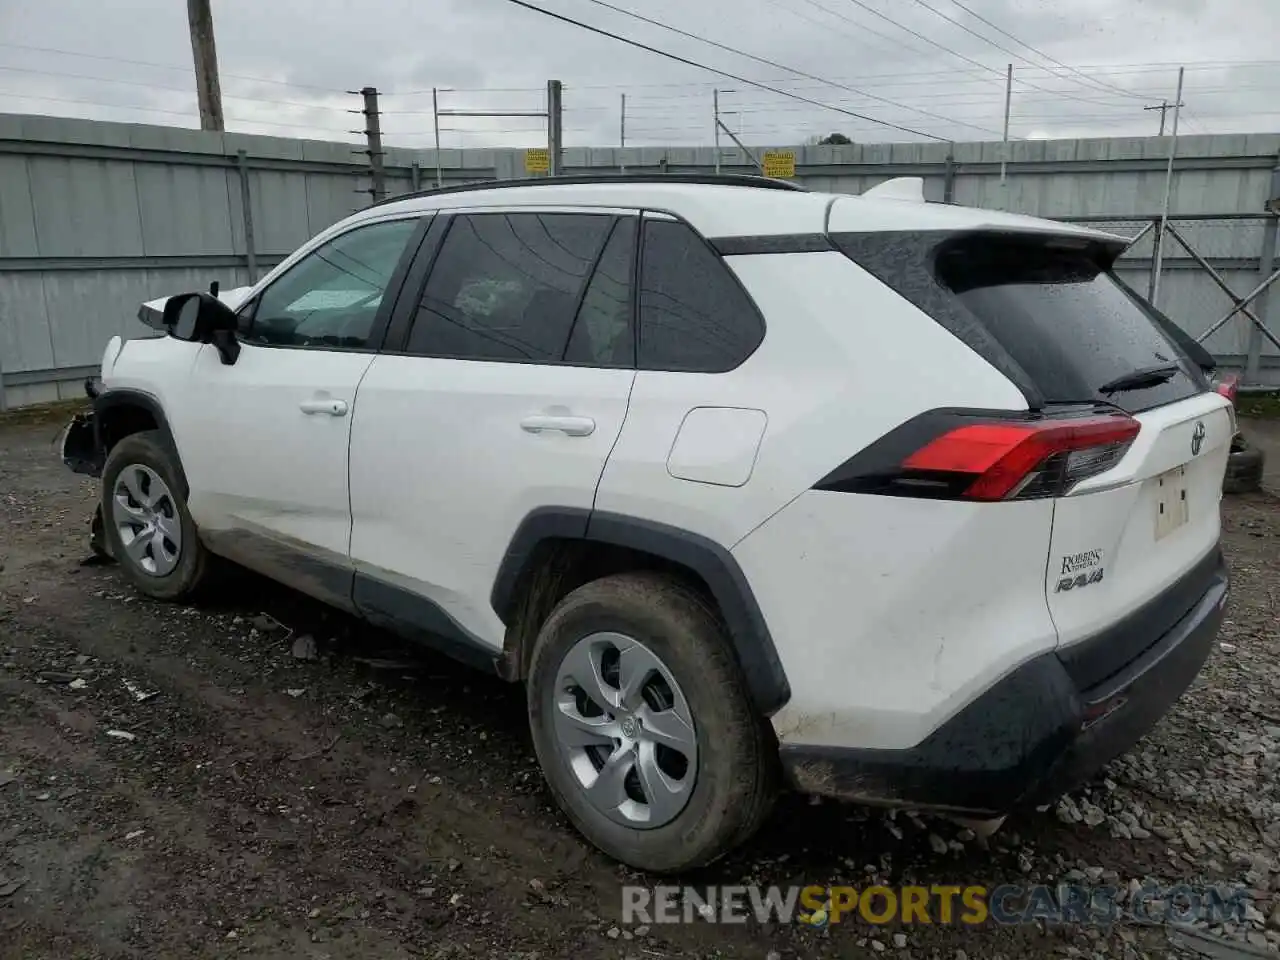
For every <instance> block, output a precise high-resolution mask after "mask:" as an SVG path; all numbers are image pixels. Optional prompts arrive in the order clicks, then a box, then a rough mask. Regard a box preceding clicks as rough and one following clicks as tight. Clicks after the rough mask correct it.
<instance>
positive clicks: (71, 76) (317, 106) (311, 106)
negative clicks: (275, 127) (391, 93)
mask: <svg viewBox="0 0 1280 960" xmlns="http://www.w3.org/2000/svg"><path fill="white" fill-rule="evenodd" d="M0 70H4V71H7V72H11V73H31V74H36V75H37V76H43V77H56V78H58V79H66V80H93V81H95V82H97V83H117V84H121V85H123V86H128V87H145V88H146V89H148V90H167V91H172V92H173V93H192V92H193V91H192V90H191V89H190V88H188V87H166V86H162V85H160V84H156V83H151V82H148V81H146V80H117V79H115V78H114V77H95V76H91V75H89V74H85V73H60V72H57V71H54V70H35V69H33V68H30V67H6V66H2V65H0ZM222 97H223V99H224V100H244V101H245V102H247V103H267V104H271V105H272V106H288V107H302V108H304V109H306V110H338V111H341V112H344V113H345V112H346V110H345V108H343V107H333V106H328V105H326V104H322V103H303V102H302V101H300V100H268V99H265V98H263V97H242V96H238V95H236V94H230V93H224V94H223V95H222Z"/></svg>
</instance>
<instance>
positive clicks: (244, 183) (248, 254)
mask: <svg viewBox="0 0 1280 960" xmlns="http://www.w3.org/2000/svg"><path fill="white" fill-rule="evenodd" d="M236 169H237V171H239V173H240V209H241V210H242V211H243V217H244V262H245V266H246V267H247V268H248V269H249V283H251V284H253V283H257V282H258V251H257V248H256V247H255V246H254V241H253V197H251V196H250V195H249V155H248V153H247V152H246V151H244V150H237V151H236Z"/></svg>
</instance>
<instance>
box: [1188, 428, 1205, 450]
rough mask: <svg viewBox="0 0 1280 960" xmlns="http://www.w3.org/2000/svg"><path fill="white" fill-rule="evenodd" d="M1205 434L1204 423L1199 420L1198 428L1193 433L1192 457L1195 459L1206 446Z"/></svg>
mask: <svg viewBox="0 0 1280 960" xmlns="http://www.w3.org/2000/svg"><path fill="white" fill-rule="evenodd" d="M1204 434H1205V430H1204V422H1203V421H1199V420H1197V421H1196V428H1195V429H1194V430H1192V431H1191V455H1192V456H1193V457H1194V456H1197V455H1198V454H1199V453H1200V448H1201V447H1203V446H1204Z"/></svg>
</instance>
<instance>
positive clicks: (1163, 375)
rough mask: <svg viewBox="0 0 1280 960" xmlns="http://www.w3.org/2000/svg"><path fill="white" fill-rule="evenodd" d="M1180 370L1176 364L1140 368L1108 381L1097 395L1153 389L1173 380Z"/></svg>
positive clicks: (1099, 389)
mask: <svg viewBox="0 0 1280 960" xmlns="http://www.w3.org/2000/svg"><path fill="white" fill-rule="evenodd" d="M1179 369H1181V368H1180V367H1179V366H1178V365H1177V364H1176V363H1165V364H1161V365H1160V366H1158V367H1140V368H1139V369H1137V370H1130V371H1129V372H1128V373H1125V374H1122V375H1121V376H1118V377H1116V378H1115V379H1114V380H1108V381H1107V382H1106V383H1104V384H1103V385H1102V386H1100V387H1099V388H1098V392H1099V393H1119V392H1120V391H1122V390H1141V389H1142V388H1143V387H1154V386H1158V385H1159V384H1162V383H1164V382H1165V381H1166V380H1170V379H1172V378H1173V375H1174V374H1176V373H1177V372H1178V370H1179Z"/></svg>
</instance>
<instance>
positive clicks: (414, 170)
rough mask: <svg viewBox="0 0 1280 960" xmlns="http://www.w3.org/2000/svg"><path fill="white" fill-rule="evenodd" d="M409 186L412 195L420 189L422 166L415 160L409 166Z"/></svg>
mask: <svg viewBox="0 0 1280 960" xmlns="http://www.w3.org/2000/svg"><path fill="white" fill-rule="evenodd" d="M409 184H410V186H412V187H413V192H414V193H417V192H418V191H419V190H421V189H422V166H421V164H419V163H418V161H417V160H415V161H413V163H411V164H410V165H409Z"/></svg>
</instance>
